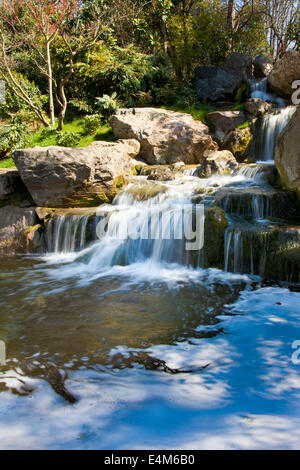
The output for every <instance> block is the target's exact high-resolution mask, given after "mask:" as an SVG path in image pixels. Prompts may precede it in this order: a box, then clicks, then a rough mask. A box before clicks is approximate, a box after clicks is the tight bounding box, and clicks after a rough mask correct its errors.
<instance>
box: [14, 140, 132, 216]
mask: <svg viewBox="0 0 300 470" xmlns="http://www.w3.org/2000/svg"><path fill="white" fill-rule="evenodd" d="M139 150H140V145H139V143H138V142H137V141H136V140H127V141H123V140H119V141H118V142H93V144H92V145H90V146H89V147H86V148H65V147H55V146H53V147H45V148H41V147H34V148H32V149H24V150H16V151H15V152H14V154H13V158H14V160H15V163H16V166H17V168H18V170H19V172H20V175H21V177H22V180H23V182H24V183H25V185H26V187H27V188H28V190H29V192H30V194H31V196H32V198H33V199H34V201H35V203H36V204H37V205H38V206H44V207H86V206H96V205H98V204H101V203H103V202H109V201H110V200H111V199H112V197H113V196H114V194H115V193H116V190H117V189H118V188H119V187H120V186H121V185H122V184H123V177H124V176H125V175H126V174H129V173H130V172H132V171H133V169H134V167H135V165H136V163H137V162H136V161H135V160H133V158H132V157H135V156H137V155H138V153H139Z"/></svg>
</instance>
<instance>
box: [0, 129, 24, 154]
mask: <svg viewBox="0 0 300 470" xmlns="http://www.w3.org/2000/svg"><path fill="white" fill-rule="evenodd" d="M28 145H29V140H28V133H27V128H26V126H24V125H22V124H11V125H10V124H8V125H7V126H5V128H4V130H2V132H1V133H0V150H1V152H2V153H3V154H8V153H11V152H12V151H13V150H16V149H20V148H24V147H27V146H28Z"/></svg>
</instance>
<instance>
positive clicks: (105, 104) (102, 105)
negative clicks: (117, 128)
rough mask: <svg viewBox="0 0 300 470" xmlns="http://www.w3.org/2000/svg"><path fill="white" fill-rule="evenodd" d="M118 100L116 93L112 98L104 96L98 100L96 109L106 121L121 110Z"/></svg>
mask: <svg viewBox="0 0 300 470" xmlns="http://www.w3.org/2000/svg"><path fill="white" fill-rule="evenodd" d="M116 98H117V93H115V92H114V93H113V94H112V95H111V96H109V95H103V96H102V97H101V98H96V100H97V102H96V107H97V108H98V109H99V110H100V112H101V113H102V115H103V116H104V117H105V118H106V119H109V118H110V116H112V115H113V114H114V113H115V112H116V111H117V109H118V108H119V105H118V102H117V99H116Z"/></svg>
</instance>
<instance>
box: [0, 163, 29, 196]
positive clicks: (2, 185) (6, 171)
mask: <svg viewBox="0 0 300 470" xmlns="http://www.w3.org/2000/svg"><path fill="white" fill-rule="evenodd" d="M21 190H22V191H23V190H24V185H23V182H22V180H21V178H20V175H19V173H18V170H17V169H16V168H0V201H3V200H6V199H8V198H9V197H11V196H12V195H13V194H14V193H16V192H18V191H21Z"/></svg>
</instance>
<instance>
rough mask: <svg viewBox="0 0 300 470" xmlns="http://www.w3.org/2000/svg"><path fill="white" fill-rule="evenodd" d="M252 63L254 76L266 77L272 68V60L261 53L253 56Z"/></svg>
mask: <svg viewBox="0 0 300 470" xmlns="http://www.w3.org/2000/svg"><path fill="white" fill-rule="evenodd" d="M253 65H254V76H255V78H264V77H268V75H270V73H271V72H272V70H273V62H272V61H271V60H270V59H268V57H266V56H264V55H263V54H260V55H258V56H256V57H255V59H254V62H253Z"/></svg>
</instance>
